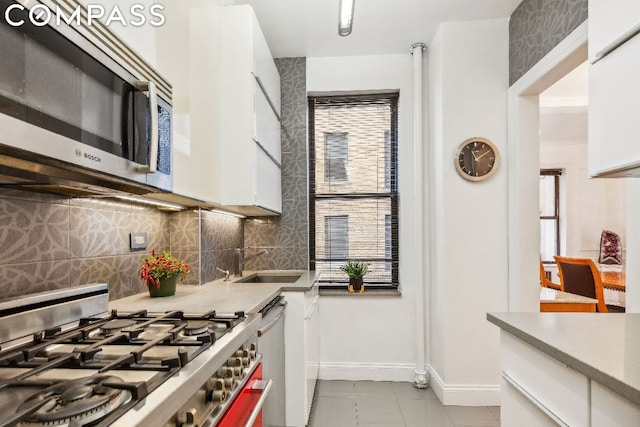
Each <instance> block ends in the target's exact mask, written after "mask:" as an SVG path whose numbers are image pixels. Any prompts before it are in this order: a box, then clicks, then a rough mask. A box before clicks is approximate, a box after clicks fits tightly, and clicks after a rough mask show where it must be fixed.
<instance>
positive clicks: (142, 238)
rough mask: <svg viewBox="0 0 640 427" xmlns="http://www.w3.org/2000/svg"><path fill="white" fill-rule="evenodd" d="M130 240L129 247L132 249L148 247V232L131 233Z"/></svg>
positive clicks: (137, 249)
mask: <svg viewBox="0 0 640 427" xmlns="http://www.w3.org/2000/svg"><path fill="white" fill-rule="evenodd" d="M129 241H130V245H129V247H130V248H131V250H132V251H139V250H142V249H147V242H148V240H147V233H131V234H129Z"/></svg>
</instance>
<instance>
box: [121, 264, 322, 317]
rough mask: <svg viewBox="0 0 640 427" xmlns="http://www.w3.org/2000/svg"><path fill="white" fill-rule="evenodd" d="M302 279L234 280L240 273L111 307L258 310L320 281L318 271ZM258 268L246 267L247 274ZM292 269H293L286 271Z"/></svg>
mask: <svg viewBox="0 0 640 427" xmlns="http://www.w3.org/2000/svg"><path fill="white" fill-rule="evenodd" d="M298 272H299V273H300V274H301V277H300V279H298V280H297V281H296V282H294V283H234V280H238V279H240V278H239V277H231V281H229V282H225V281H224V280H223V279H219V280H216V281H213V282H208V283H205V284H204V285H178V286H177V289H176V294H175V295H172V296H170V297H158V298H151V297H150V296H149V293H148V292H143V293H139V294H136V295H132V296H129V297H126V298H121V299H118V300H115V301H111V302H110V303H109V310H113V309H116V310H121V311H138V310H147V311H149V312H159V313H161V312H165V311H170V310H182V311H184V312H185V313H188V314H201V313H206V312H208V311H211V310H216V312H218V313H233V312H235V311H244V312H245V313H255V312H257V311H259V310H260V309H261V308H262V307H264V306H265V305H266V304H267V303H268V302H269V301H271V300H272V299H273V298H275V297H276V296H278V294H280V292H282V291H306V290H309V289H311V287H312V286H313V284H314V283H315V282H316V272H315V271H298ZM255 273H256V272H253V271H245V273H244V277H245V278H247V277H249V276H251V275H252V274H255ZM259 273H260V274H262V275H270V274H271V275H277V274H279V273H285V272H283V271H279V270H268V271H261V272H259ZM286 273H291V271H286Z"/></svg>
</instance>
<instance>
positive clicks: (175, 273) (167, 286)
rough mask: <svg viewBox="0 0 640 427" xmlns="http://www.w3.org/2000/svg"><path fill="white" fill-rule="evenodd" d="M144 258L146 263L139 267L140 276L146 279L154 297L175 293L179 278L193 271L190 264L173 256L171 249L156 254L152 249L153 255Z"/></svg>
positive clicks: (150, 292)
mask: <svg viewBox="0 0 640 427" xmlns="http://www.w3.org/2000/svg"><path fill="white" fill-rule="evenodd" d="M142 260H143V261H144V263H143V264H142V265H141V266H140V268H139V269H138V270H139V271H140V278H141V279H142V280H144V282H145V284H146V285H147V287H148V288H149V295H151V296H152V297H166V296H170V295H175V293H176V284H177V283H178V280H180V281H181V280H182V279H183V277H184V276H186V275H187V274H189V273H190V272H191V268H190V267H189V264H187V263H186V262H184V261H181V260H179V259H177V258H175V257H172V256H171V254H170V253H169V251H164V252H162V255H156V253H155V251H153V250H152V251H151V255H148V256H145V257H143V258H142Z"/></svg>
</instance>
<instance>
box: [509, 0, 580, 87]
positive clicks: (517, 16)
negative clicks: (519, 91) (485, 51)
mask: <svg viewBox="0 0 640 427" xmlns="http://www.w3.org/2000/svg"><path fill="white" fill-rule="evenodd" d="M587 3H588V2H587V0H523V2H522V3H520V5H519V6H518V7H517V8H516V10H515V11H514V12H513V14H512V15H511V19H510V21H509V85H512V84H514V83H515V82H516V81H517V80H518V79H519V78H520V77H522V76H523V75H524V74H525V73H526V72H527V71H529V70H530V69H531V67H533V66H534V65H535V64H536V63H538V61H540V60H541V59H542V58H543V57H544V56H545V55H546V54H547V53H549V52H550V51H551V49H553V48H554V47H556V46H557V45H558V43H560V42H561V41H562V40H563V39H564V38H565V37H567V36H568V35H569V34H570V33H571V32H572V31H573V30H575V29H576V28H577V27H578V25H580V24H582V23H583V22H584V21H585V20H586V19H587Z"/></svg>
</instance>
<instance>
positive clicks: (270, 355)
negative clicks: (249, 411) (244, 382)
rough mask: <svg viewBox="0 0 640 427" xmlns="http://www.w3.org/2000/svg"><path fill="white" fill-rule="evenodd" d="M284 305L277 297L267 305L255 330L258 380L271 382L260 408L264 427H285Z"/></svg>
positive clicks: (281, 298)
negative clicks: (259, 372) (258, 363)
mask: <svg viewBox="0 0 640 427" xmlns="http://www.w3.org/2000/svg"><path fill="white" fill-rule="evenodd" d="M286 311H287V301H285V299H284V296H282V295H280V296H278V297H276V298H274V299H273V300H272V301H271V302H269V304H267V305H266V306H265V307H264V308H263V309H262V310H260V313H262V326H261V327H260V329H259V330H258V351H259V352H260V353H261V354H262V378H264V379H267V380H273V386H272V388H271V393H269V396H268V397H267V400H266V401H265V403H264V406H263V407H262V424H263V426H264V427H283V426H284V425H285V393H286V389H285V384H284V381H285V378H284V357H285V355H284V316H285V312H286Z"/></svg>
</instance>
